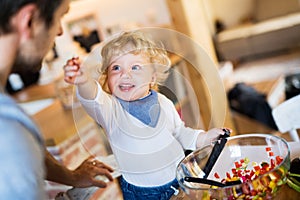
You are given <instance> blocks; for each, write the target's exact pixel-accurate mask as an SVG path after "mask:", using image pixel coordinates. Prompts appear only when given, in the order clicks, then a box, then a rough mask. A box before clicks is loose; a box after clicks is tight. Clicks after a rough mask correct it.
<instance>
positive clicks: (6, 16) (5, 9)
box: [0, 0, 63, 35]
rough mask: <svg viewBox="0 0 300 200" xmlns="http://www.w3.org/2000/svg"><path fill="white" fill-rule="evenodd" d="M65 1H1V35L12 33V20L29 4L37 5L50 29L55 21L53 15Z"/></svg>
mask: <svg viewBox="0 0 300 200" xmlns="http://www.w3.org/2000/svg"><path fill="white" fill-rule="evenodd" d="M62 2H63V0H0V8H1V12H0V35H1V34H4V33H9V32H11V31H12V30H11V29H12V28H11V26H10V23H9V22H10V20H11V17H12V16H13V15H15V14H16V13H17V12H18V10H19V9H20V8H22V7H23V6H25V5H26V4H29V3H34V4H36V5H37V7H38V9H39V11H40V17H41V18H42V19H43V20H44V21H45V24H46V26H47V27H49V26H50V25H51V23H52V20H53V15H54V13H55V11H56V9H57V8H58V7H59V6H60V4H61V3H62Z"/></svg>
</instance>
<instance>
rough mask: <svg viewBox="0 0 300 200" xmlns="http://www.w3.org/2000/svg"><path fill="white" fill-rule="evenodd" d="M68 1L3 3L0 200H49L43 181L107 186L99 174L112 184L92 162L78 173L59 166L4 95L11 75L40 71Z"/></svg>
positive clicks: (103, 167) (106, 172)
mask: <svg viewBox="0 0 300 200" xmlns="http://www.w3.org/2000/svg"><path fill="white" fill-rule="evenodd" d="M69 1H70V0H13V1H12V0H0V7H1V12H0V158H1V164H0V199H14V200H16V199H22V200H24V199H30V200H34V199H37V200H41V199H45V198H46V195H45V191H44V188H43V187H44V184H43V180H44V178H45V177H46V178H47V179H48V180H51V181H56V182H60V183H63V184H67V185H73V186H75V187H88V186H92V185H95V186H99V187H105V186H106V184H105V183H104V182H103V181H97V180H95V179H94V177H95V176H96V175H105V176H107V177H108V178H109V179H110V180H112V177H111V175H110V172H111V171H112V169H111V168H110V167H108V166H106V165H104V164H103V163H101V162H98V161H93V160H92V158H88V159H87V160H85V161H84V162H83V163H82V165H81V166H79V167H78V168H77V169H76V170H74V171H70V170H68V169H67V168H66V167H64V166H62V165H61V164H60V163H58V162H57V161H56V160H55V159H54V158H53V156H52V155H51V154H50V153H49V152H48V151H47V150H46V149H45V147H44V144H43V138H42V136H41V133H40V132H39V130H38V128H37V127H36V125H35V124H34V123H33V121H32V120H31V119H30V118H29V117H28V115H26V114H25V113H24V112H23V111H22V110H21V109H20V108H19V107H18V105H17V104H16V103H15V102H14V101H13V99H12V98H10V97H9V96H7V95H6V94H5V93H4V87H5V84H6V82H7V78H8V75H9V74H10V73H11V72H12V71H20V72H21V71H23V70H24V71H28V70H32V71H34V70H36V71H38V70H40V68H39V67H38V66H41V62H42V59H43V57H44V56H45V54H46V53H47V52H48V50H49V49H50V48H51V47H52V45H53V41H54V38H55V36H56V35H60V34H62V28H61V22H60V20H61V18H62V16H63V15H64V14H65V13H66V12H67V11H68V9H69V3H70V2H69ZM12 66H14V67H12ZM44 165H46V169H45V167H44ZM45 174H47V175H46V176H45Z"/></svg>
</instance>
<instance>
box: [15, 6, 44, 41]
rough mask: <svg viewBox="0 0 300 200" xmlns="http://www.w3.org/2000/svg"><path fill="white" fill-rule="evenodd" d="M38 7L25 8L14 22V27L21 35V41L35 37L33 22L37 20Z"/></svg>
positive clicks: (17, 14)
mask: <svg viewBox="0 0 300 200" xmlns="http://www.w3.org/2000/svg"><path fill="white" fill-rule="evenodd" d="M37 12H38V10H37V7H36V5H34V4H32V3H31V4H27V5H25V6H23V7H22V8H21V9H20V10H19V11H18V12H17V13H16V14H15V17H14V18H13V20H12V24H13V27H14V28H15V29H16V31H18V33H19V34H20V38H21V40H24V39H25V40H26V39H28V38H30V37H32V35H33V31H34V28H33V21H34V20H36V19H37V18H36V15H37Z"/></svg>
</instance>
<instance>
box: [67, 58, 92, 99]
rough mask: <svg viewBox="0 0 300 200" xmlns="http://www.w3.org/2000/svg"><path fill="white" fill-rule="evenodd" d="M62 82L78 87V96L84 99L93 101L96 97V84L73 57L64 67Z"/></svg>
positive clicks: (77, 59)
mask: <svg viewBox="0 0 300 200" xmlns="http://www.w3.org/2000/svg"><path fill="white" fill-rule="evenodd" d="M63 69H64V80H65V81H66V82H67V83H70V84H73V85H76V86H77V87H78V91H79V95H80V96H81V97H83V98H85V99H94V98H95V97H96V95H97V84H96V82H95V80H93V79H92V78H91V77H90V76H89V74H88V72H87V71H86V70H85V69H84V66H82V65H81V62H80V60H79V58H78V57H73V58H71V59H69V60H68V61H67V63H66V64H65V65H64V68H63Z"/></svg>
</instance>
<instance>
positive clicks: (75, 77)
mask: <svg viewBox="0 0 300 200" xmlns="http://www.w3.org/2000/svg"><path fill="white" fill-rule="evenodd" d="M80 64H81V63H80V60H79V58H78V57H73V58H71V59H69V60H68V61H67V63H66V64H65V65H64V67H63V69H64V80H65V81H66V82H67V83H70V84H76V85H77V84H81V83H84V82H86V81H87V77H86V76H85V73H84V72H83V70H82V68H81V66H80Z"/></svg>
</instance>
